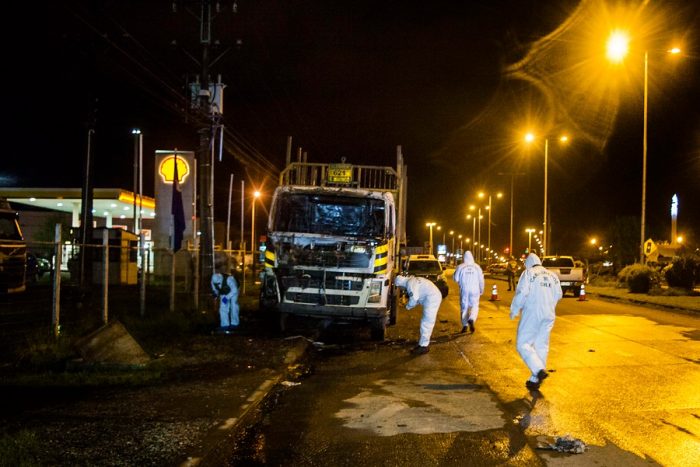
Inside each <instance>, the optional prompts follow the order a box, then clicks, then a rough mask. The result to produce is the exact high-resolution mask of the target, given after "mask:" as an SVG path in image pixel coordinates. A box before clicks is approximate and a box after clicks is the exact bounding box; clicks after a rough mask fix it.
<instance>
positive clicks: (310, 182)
mask: <svg viewBox="0 0 700 467" xmlns="http://www.w3.org/2000/svg"><path fill="white" fill-rule="evenodd" d="M282 185H300V186H318V187H348V188H359V189H364V190H386V191H391V192H398V190H399V175H398V174H397V173H396V169H394V168H393V167H376V166H368V165H351V164H325V163H317V162H292V163H291V164H289V165H288V166H287V167H286V168H285V169H284V170H283V171H282V173H281V174H280V186H282Z"/></svg>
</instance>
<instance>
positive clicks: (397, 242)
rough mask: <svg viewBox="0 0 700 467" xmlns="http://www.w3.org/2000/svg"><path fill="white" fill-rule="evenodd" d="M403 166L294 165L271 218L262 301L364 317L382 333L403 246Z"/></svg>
mask: <svg viewBox="0 0 700 467" xmlns="http://www.w3.org/2000/svg"><path fill="white" fill-rule="evenodd" d="M406 180H407V179H406V166H405V165H404V164H403V157H402V155H401V148H400V147H398V148H397V167H396V169H394V168H393V167H375V166H359V165H351V164H344V163H343V164H319V163H307V162H294V163H291V164H289V166H288V167H287V168H286V169H285V170H284V171H283V172H282V174H281V175H280V184H279V186H278V187H277V189H276V190H275V194H274V196H273V199H272V206H271V209H270V217H269V221H268V226H267V227H268V235H267V245H266V251H265V271H264V273H263V286H262V289H261V295H260V299H261V305H262V307H263V308H266V309H271V310H273V311H276V312H277V313H279V318H280V326H281V327H282V329H284V325H285V321H286V318H287V317H288V316H289V315H296V316H305V317H312V318H321V319H334V320H361V321H364V322H366V323H368V324H370V325H371V328H372V337H373V338H374V339H377V340H381V339H383V338H384V333H385V329H386V325H387V324H394V323H395V320H396V300H395V298H396V296H395V291H394V285H393V278H394V276H395V275H396V274H397V273H398V270H397V269H398V267H399V265H400V261H399V248H400V247H402V246H405V243H406V235H405V205H406Z"/></svg>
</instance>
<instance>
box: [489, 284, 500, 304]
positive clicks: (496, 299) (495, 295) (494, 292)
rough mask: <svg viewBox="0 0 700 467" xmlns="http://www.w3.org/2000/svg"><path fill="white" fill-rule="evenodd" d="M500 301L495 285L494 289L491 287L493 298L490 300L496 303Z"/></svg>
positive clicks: (494, 285)
mask: <svg viewBox="0 0 700 467" xmlns="http://www.w3.org/2000/svg"><path fill="white" fill-rule="evenodd" d="M499 300H500V299H499V298H498V288H497V287H496V284H493V287H491V298H489V301H490V302H496V301H499Z"/></svg>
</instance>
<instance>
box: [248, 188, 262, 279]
mask: <svg viewBox="0 0 700 467" xmlns="http://www.w3.org/2000/svg"><path fill="white" fill-rule="evenodd" d="M258 198H260V192H259V191H258V190H255V191H254V192H253V209H252V210H251V213H250V249H251V256H252V258H251V262H250V263H251V268H252V271H253V282H255V245H256V242H255V201H256V200H257V199H258Z"/></svg>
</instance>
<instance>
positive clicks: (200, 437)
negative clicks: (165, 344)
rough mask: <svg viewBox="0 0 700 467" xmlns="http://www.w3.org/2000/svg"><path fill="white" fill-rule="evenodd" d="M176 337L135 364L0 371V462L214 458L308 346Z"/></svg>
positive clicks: (239, 337) (204, 461)
mask: <svg viewBox="0 0 700 467" xmlns="http://www.w3.org/2000/svg"><path fill="white" fill-rule="evenodd" d="M183 341H185V342H183V345H182V347H181V348H173V349H171V354H170V355H168V354H166V355H158V356H157V357H159V358H157V359H154V360H153V361H152V362H151V363H150V364H149V365H148V366H147V368H146V369H143V370H133V369H131V370H123V371H118V370H112V371H109V370H96V369H93V370H89V369H88V370H85V371H84V372H72V373H71V372H70V371H63V372H60V371H59V372H58V373H56V374H54V375H52V374H48V375H47V374H42V375H31V374H26V373H25V374H16V373H15V374H13V373H12V372H11V371H8V369H7V368H3V369H2V373H0V389H1V390H2V392H3V394H4V397H3V398H0V426H1V427H2V428H0V457H2V458H3V460H2V461H1V462H0V465H20V463H22V462H24V463H25V465H29V464H31V465H35V464H36V465H217V464H218V463H219V462H218V460H217V456H218V454H219V453H218V452H217V448H218V447H220V446H222V445H224V441H225V440H227V438H229V439H228V440H227V441H226V443H225V444H230V442H231V441H230V437H231V436H232V434H233V433H235V431H236V429H237V428H238V427H239V426H241V425H242V424H244V423H245V421H246V417H247V416H248V415H250V414H251V413H253V412H254V409H255V408H256V407H257V406H258V405H259V404H260V403H261V401H263V399H264V398H265V396H266V395H267V394H268V392H269V390H270V389H271V388H273V387H274V386H275V385H276V384H278V383H280V382H282V381H284V380H285V379H287V378H289V379H294V378H295V377H296V376H298V374H295V372H298V371H299V370H298V369H295V364H296V363H297V362H298V361H299V360H300V359H301V357H302V356H303V355H304V352H305V351H306V347H307V345H308V341H307V340H306V339H304V338H301V337H297V338H290V339H282V338H273V337H258V336H256V334H255V333H254V332H253V331H250V335H246V334H243V333H240V334H233V335H208V334H200V335H197V336H193V337H189V338H183ZM173 362H175V363H173ZM101 372H104V373H101ZM105 377H106V378H108V382H106V383H105V380H104V379H100V378H105ZM81 378H82V379H84V380H81ZM120 378H123V380H124V381H123V382H120ZM93 379H97V380H96V381H93ZM8 451H9V452H8ZM8 455H10V456H9V457H8ZM11 455H14V456H15V457H12V456H11ZM27 463H29V464H27Z"/></svg>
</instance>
